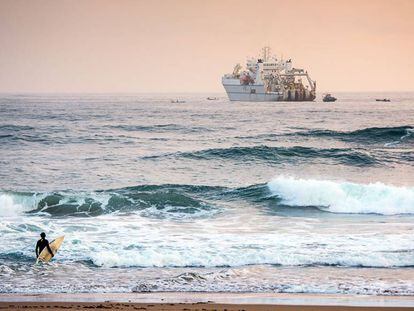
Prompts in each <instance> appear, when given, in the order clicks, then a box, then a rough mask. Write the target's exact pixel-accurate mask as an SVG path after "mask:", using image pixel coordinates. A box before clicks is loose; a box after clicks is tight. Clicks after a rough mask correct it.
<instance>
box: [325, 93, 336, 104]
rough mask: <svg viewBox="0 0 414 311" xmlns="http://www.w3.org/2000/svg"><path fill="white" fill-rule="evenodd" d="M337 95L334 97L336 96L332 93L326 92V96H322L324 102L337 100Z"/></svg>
mask: <svg viewBox="0 0 414 311" xmlns="http://www.w3.org/2000/svg"><path fill="white" fill-rule="evenodd" d="M336 99H337V98H336V97H334V96H332V95H331V94H329V93H328V94H325V96H324V97H323V98H322V100H323V101H324V102H334V101H336Z"/></svg>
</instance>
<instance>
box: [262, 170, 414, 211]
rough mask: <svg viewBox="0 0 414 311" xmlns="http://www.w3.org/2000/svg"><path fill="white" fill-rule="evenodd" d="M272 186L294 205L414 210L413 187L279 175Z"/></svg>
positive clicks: (349, 208) (276, 193)
mask: <svg viewBox="0 0 414 311" xmlns="http://www.w3.org/2000/svg"><path fill="white" fill-rule="evenodd" d="M268 187H269V190H270V191H271V192H272V193H273V195H276V196H278V197H280V198H281V200H282V201H281V203H283V204H286V205H291V206H316V207H318V208H320V209H322V210H325V211H328V212H332V213H352V214H382V215H398V214H414V188H408V187H396V186H389V185H385V184H383V183H379V182H378V183H372V184H357V183H351V182H335V181H329V180H316V179H296V178H293V177H277V178H275V179H273V180H272V181H271V182H269V183H268Z"/></svg>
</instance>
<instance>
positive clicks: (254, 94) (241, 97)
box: [223, 80, 283, 102]
mask: <svg viewBox="0 0 414 311" xmlns="http://www.w3.org/2000/svg"><path fill="white" fill-rule="evenodd" d="M237 82H238V84H233V83H223V86H224V89H225V90H226V93H227V96H228V97H229V99H230V100H231V101H250V102H260V101H262V102H271V101H282V100H283V93H276V92H272V93H268V92H265V88H264V85H257V84H256V85H255V84H249V85H240V83H239V81H238V80H237Z"/></svg>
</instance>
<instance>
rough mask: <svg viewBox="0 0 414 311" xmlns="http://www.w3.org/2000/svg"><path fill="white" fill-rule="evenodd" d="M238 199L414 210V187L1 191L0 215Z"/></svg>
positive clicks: (154, 211)
mask: <svg viewBox="0 0 414 311" xmlns="http://www.w3.org/2000/svg"><path fill="white" fill-rule="evenodd" d="M231 201H242V202H247V203H250V204H252V205H253V206H255V207H257V208H263V207H265V208H268V207H270V208H271V209H273V210H275V211H276V212H277V211H278V210H279V211H282V210H283V212H286V211H287V210H286V207H288V211H289V210H291V212H292V213H295V215H300V214H301V212H304V213H305V212H306V213H309V212H312V211H315V212H318V211H323V212H331V213H348V214H380V215H399V214H414V188H410V187H397V186H392V185H385V184H383V183H372V184H357V183H352V182H338V181H330V180H317V179H300V178H294V177H285V176H280V177H277V178H275V179H273V180H272V181H270V182H269V183H268V184H267V185H265V184H258V185H251V186H248V187H241V188H227V187H215V186H196V185H168V184H167V185H141V186H135V187H126V188H121V189H115V190H97V191H93V192H74V191H60V192H45V193H29V192H26V193H24V192H0V216H16V215H20V214H22V213H26V214H41V215H50V216H54V217H65V216H76V217H93V216H99V215H103V214H113V213H115V214H116V213H122V214H125V213H131V212H139V213H140V214H141V215H142V216H147V217H157V218H185V217H211V216H213V215H216V214H217V213H220V211H221V210H223V209H225V206H226V204H227V203H228V202H231Z"/></svg>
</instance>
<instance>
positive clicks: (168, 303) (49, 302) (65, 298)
mask: <svg viewBox="0 0 414 311" xmlns="http://www.w3.org/2000/svg"><path fill="white" fill-rule="evenodd" d="M413 305H414V298H413V297H406V296H400V297H395V296H394V297H387V296H351V295H304V294H303V295H302V294H254V293H243V294H231V293H145V294H119V293H116V294H39V295H29V294H27V295H19V294H2V295H0V309H6V310H19V309H31V310H44V309H47V310H63V309H73V310H82V309H111V310H186V311H189V310H200V311H201V310H223V311H224V310H228V311H231V310H246V311H248V310H258V311H265V310H281V311H284V310H306V311H313V310H336V311H346V310H412V309H413V307H412V306H413Z"/></svg>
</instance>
